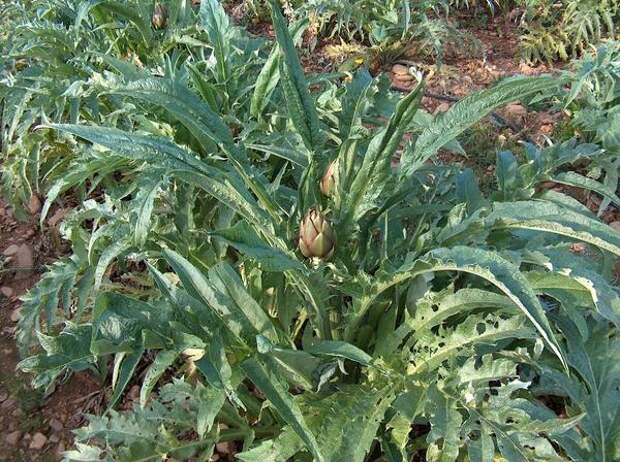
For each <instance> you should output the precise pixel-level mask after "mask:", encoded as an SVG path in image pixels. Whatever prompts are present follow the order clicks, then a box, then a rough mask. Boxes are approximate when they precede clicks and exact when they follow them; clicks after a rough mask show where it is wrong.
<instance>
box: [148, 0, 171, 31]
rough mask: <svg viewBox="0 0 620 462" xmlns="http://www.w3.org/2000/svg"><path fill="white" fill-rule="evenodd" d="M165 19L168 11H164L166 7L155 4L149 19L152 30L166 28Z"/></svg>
mask: <svg viewBox="0 0 620 462" xmlns="http://www.w3.org/2000/svg"><path fill="white" fill-rule="evenodd" d="M167 19H168V11H167V10H166V6H165V5H162V4H161V3H156V4H155V8H154V9H153V17H152V18H151V23H152V24H153V29H155V30H158V29H163V28H164V27H166V21H167Z"/></svg>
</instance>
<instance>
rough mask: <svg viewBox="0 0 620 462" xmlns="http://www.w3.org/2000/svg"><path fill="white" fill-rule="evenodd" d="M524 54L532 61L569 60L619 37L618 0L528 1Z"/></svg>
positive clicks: (619, 14)
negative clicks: (602, 42)
mask: <svg viewBox="0 0 620 462" xmlns="http://www.w3.org/2000/svg"><path fill="white" fill-rule="evenodd" d="M523 3H524V4H525V5H524V10H525V12H524V14H523V16H522V19H521V28H522V30H523V35H522V36H521V44H520V47H521V51H522V53H523V55H524V57H525V58H527V59H529V60H530V61H534V62H536V61H553V60H556V59H560V60H567V59H569V58H571V57H573V58H574V57H576V56H581V55H582V54H583V53H584V52H585V51H587V50H588V49H589V47H591V46H592V45H596V44H598V43H599V42H600V41H601V40H603V39H606V38H612V39H613V38H614V37H616V35H617V33H618V32H617V29H616V25H617V24H618V22H619V21H620V2H619V1H618V0H594V1H593V0H562V1H560V2H556V1H551V0H534V1H531V0H525V1H524V2H523Z"/></svg>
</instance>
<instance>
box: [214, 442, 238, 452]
mask: <svg viewBox="0 0 620 462" xmlns="http://www.w3.org/2000/svg"><path fill="white" fill-rule="evenodd" d="M215 449H216V450H217V452H219V453H220V454H234V445H233V444H232V443H231V442H230V441H226V442H223V443H217V444H216V445H215Z"/></svg>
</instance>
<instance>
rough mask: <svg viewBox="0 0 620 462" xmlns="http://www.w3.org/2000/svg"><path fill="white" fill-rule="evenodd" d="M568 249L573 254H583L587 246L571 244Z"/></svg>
mask: <svg viewBox="0 0 620 462" xmlns="http://www.w3.org/2000/svg"><path fill="white" fill-rule="evenodd" d="M570 249H571V250H572V251H573V252H574V253H585V252H586V251H587V250H588V246H587V245H586V244H584V243H583V242H575V243H574V244H571V246H570Z"/></svg>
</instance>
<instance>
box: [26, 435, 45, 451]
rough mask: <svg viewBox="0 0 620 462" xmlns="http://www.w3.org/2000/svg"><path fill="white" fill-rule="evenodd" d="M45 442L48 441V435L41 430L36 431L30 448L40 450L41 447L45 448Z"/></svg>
mask: <svg viewBox="0 0 620 462" xmlns="http://www.w3.org/2000/svg"><path fill="white" fill-rule="evenodd" d="M45 443H47V436H45V435H44V434H43V433H41V432H36V433H35V434H34V435H33V436H32V441H31V442H30V446H28V447H29V448H30V449H35V450H39V449H43V446H45Z"/></svg>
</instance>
